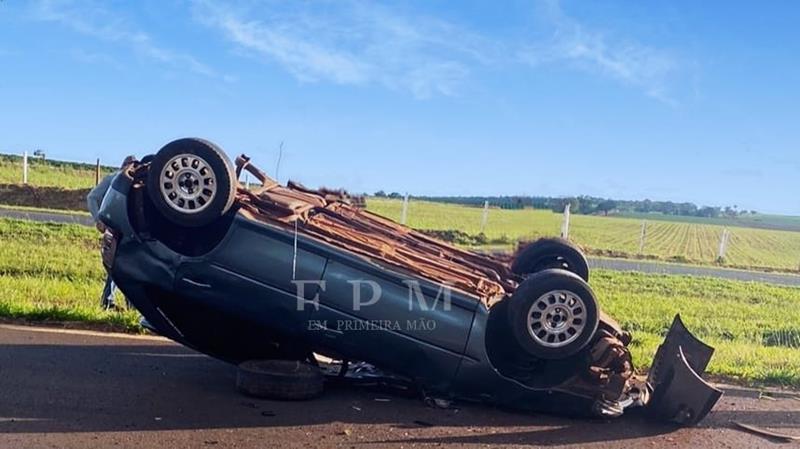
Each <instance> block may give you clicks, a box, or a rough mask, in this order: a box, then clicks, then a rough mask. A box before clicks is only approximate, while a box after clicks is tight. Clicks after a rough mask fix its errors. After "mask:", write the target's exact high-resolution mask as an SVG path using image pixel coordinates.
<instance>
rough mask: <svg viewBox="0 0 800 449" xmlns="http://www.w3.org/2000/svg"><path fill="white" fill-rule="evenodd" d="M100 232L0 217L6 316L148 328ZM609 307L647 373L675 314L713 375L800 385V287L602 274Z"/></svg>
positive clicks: (600, 290) (595, 279) (596, 279)
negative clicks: (111, 307) (103, 253)
mask: <svg viewBox="0 0 800 449" xmlns="http://www.w3.org/2000/svg"><path fill="white" fill-rule="evenodd" d="M98 246H99V244H98V236H97V233H96V232H95V230H94V229H90V228H86V227H81V226H77V225H59V224H46V223H32V222H25V221H18V220H9V219H0V317H7V318H8V317H10V318H22V319H27V320H34V321H53V320H55V321H82V322H88V323H94V324H95V325H97V324H101V325H108V326H110V327H112V328H115V329H121V330H129V331H134V332H135V331H139V330H140V329H139V328H138V325H137V314H136V313H135V312H133V311H124V312H105V311H102V310H100V307H99V305H98V302H99V295H100V291H101V289H102V285H103V279H104V272H103V269H102V267H101V265H100V257H99V254H98ZM591 285H592V287H593V288H594V290H595V291H596V293H597V295H598V297H599V298H600V302H601V305H602V307H603V309H604V310H605V311H606V312H608V313H609V314H611V315H612V316H614V317H615V318H617V319H618V320H619V321H620V323H621V324H622V325H623V327H624V328H625V329H627V330H629V331H631V332H632V334H633V335H634V342H633V344H632V350H633V354H634V362H635V363H636V364H637V367H639V368H642V369H646V368H647V366H648V365H649V364H650V362H651V359H652V356H653V354H654V353H655V350H656V347H657V345H658V344H659V343H660V341H661V339H662V337H663V335H664V333H665V332H666V330H667V328H668V327H669V324H670V322H671V320H672V317H673V316H674V315H675V314H676V313H678V312H680V313H681V314H682V316H683V318H684V320H685V322H686V323H687V325H688V326H689V327H690V328H691V329H692V330H693V331H695V333H696V334H697V335H698V336H699V337H700V338H702V339H704V340H706V341H707V342H708V343H710V344H712V345H714V346H716V347H717V354H716V356H715V358H714V360H713V361H712V364H711V366H710V373H712V374H714V375H718V376H724V377H726V378H729V379H736V380H739V381H742V382H747V383H752V382H755V383H763V384H780V385H791V386H795V387H798V386H800V289H797V288H790V287H777V286H771V285H767V284H760V283H748V282H738V281H728V280H718V279H705V278H692V277H681V276H665V275H651V274H637V273H623V272H611V271H599V270H598V271H594V272H593V273H592V279H591Z"/></svg>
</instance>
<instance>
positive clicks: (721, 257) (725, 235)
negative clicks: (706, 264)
mask: <svg viewBox="0 0 800 449" xmlns="http://www.w3.org/2000/svg"><path fill="white" fill-rule="evenodd" d="M729 239H730V232H729V231H728V228H725V229H723V230H722V235H721V236H720V238H719V251H718V255H717V262H723V261H725V251H726V250H727V249H728V240H729Z"/></svg>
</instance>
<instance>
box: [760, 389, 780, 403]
mask: <svg viewBox="0 0 800 449" xmlns="http://www.w3.org/2000/svg"><path fill="white" fill-rule="evenodd" d="M758 399H766V400H768V401H775V400H776V399H775V398H773V397H772V396H770V395H769V393H766V392H763V391H759V392H758Z"/></svg>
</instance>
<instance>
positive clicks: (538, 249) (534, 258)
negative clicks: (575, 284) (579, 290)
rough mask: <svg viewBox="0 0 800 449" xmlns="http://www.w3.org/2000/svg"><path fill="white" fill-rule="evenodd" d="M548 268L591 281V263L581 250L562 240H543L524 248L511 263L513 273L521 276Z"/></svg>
mask: <svg viewBox="0 0 800 449" xmlns="http://www.w3.org/2000/svg"><path fill="white" fill-rule="evenodd" d="M548 268H561V269H563V270H567V271H571V272H573V273H575V274H577V275H578V276H580V277H581V278H582V279H583V280H584V281H588V280H589V263H588V262H587V261H586V256H584V255H583V252H581V250H580V248H578V247H577V246H576V245H575V244H573V243H572V242H570V241H569V240H565V239H562V238H542V239H539V240H537V241H535V242H533V243H531V244H529V245H527V246H525V247H523V248H522V249H521V250H520V251H519V252H518V253H517V255H516V256H515V257H514V261H513V262H512V263H511V271H513V272H514V273H516V274H519V275H521V276H524V275H528V274H532V273H537V272H539V271H542V270H546V269H548Z"/></svg>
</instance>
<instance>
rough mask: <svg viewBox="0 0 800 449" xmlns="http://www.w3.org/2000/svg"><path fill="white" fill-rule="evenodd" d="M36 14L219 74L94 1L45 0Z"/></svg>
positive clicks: (193, 69) (166, 60) (145, 54)
mask: <svg viewBox="0 0 800 449" xmlns="http://www.w3.org/2000/svg"><path fill="white" fill-rule="evenodd" d="M34 17H35V18H36V19H38V20H42V21H48V22H55V23H59V24H62V25H64V26H67V27H69V28H70V29H72V30H74V31H76V32H78V33H81V34H85V35H87V36H91V37H94V38H97V39H100V40H103V41H107V42H113V43H118V44H121V45H125V46H128V47H130V48H131V49H132V50H134V51H135V52H136V53H137V54H139V55H141V56H143V57H146V58H149V59H151V60H154V61H156V62H159V63H162V64H164V65H168V66H170V67H171V68H178V69H185V70H188V71H191V72H194V73H197V74H200V75H204V76H209V77H217V76H218V74H217V73H216V71H215V70H213V69H212V68H210V67H209V66H207V65H206V64H203V63H202V62H200V61H198V60H197V59H195V58H194V57H193V56H191V55H188V54H185V53H180V52H176V51H173V50H170V49H168V48H165V47H162V46H160V45H158V44H157V43H156V42H155V41H154V40H153V38H151V37H150V35H149V34H147V33H145V32H143V31H140V30H138V29H136V28H135V27H132V26H131V25H130V24H129V23H127V22H126V20H125V19H124V18H123V17H120V16H118V15H117V14H115V13H113V12H111V11H109V10H108V9H106V8H105V6H104V4H103V3H97V2H94V1H77V2H76V1H71V0H41V1H39V2H37V3H35V6H34Z"/></svg>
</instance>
